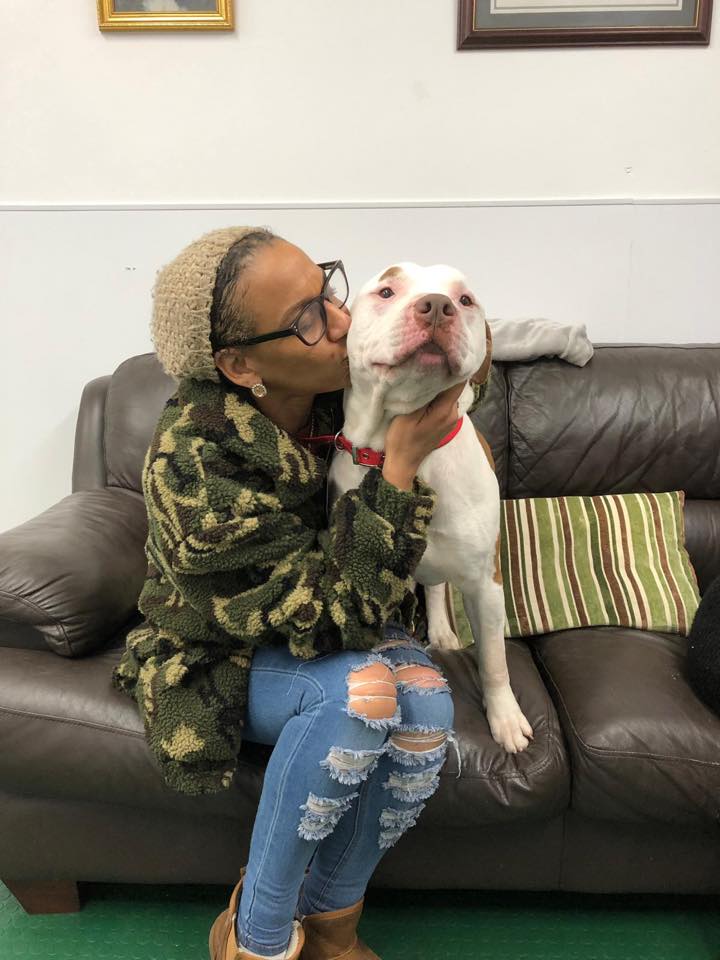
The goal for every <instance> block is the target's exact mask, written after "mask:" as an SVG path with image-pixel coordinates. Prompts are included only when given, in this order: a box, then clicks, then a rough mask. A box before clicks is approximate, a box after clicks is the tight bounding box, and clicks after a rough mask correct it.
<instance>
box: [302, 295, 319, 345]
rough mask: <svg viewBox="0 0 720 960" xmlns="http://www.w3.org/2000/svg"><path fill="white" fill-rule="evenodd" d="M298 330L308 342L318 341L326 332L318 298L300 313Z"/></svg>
mask: <svg viewBox="0 0 720 960" xmlns="http://www.w3.org/2000/svg"><path fill="white" fill-rule="evenodd" d="M297 331H298V333H299V334H300V335H301V336H302V338H303V340H304V341H305V342H306V343H308V344H313V343H317V342H318V340H320V338H321V337H322V335H323V334H324V333H325V321H324V319H323V315H322V309H321V307H320V304H319V303H318V301H317V300H313V302H312V303H309V304H308V305H307V307H305V309H304V310H303V312H302V313H301V314H300V319H299V320H298V324H297Z"/></svg>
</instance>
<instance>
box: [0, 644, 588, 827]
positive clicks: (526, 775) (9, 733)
mask: <svg viewBox="0 0 720 960" xmlns="http://www.w3.org/2000/svg"><path fill="white" fill-rule="evenodd" d="M507 647H508V662H509V669H510V675H511V679H512V683H513V688H514V689H515V691H516V695H517V697H518V700H519V702H520V705H521V707H522V709H523V712H524V713H525V715H526V716H527V718H528V720H529V721H530V723H531V724H532V726H533V729H534V732H535V737H534V740H533V741H531V744H530V746H529V747H528V748H527V749H526V750H525V751H523V752H521V753H519V754H508V753H506V752H505V750H504V749H503V748H502V747H500V746H499V745H498V744H496V743H495V741H494V740H493V739H492V737H491V736H490V730H489V727H488V723H487V719H486V717H485V714H484V712H483V709H482V704H481V693H480V688H479V685H478V678H477V668H476V666H475V658H474V654H473V652H472V648H470V649H468V650H462V651H435V650H433V651H432V653H433V657H434V658H435V659H436V660H437V662H438V663H439V665H440V666H441V669H442V670H443V672H444V673H445V675H446V676H447V677H448V680H449V683H450V687H451V689H452V690H453V701H454V703H455V731H456V734H457V738H458V741H459V746H460V753H461V758H462V762H463V772H462V777H461V778H460V779H456V775H457V772H458V768H457V754H456V752H455V750H454V748H453V746H452V745H451V746H450V752H449V756H448V761H447V763H446V764H445V766H444V767H443V771H442V774H441V785H440V788H439V790H438V791H437V792H436V794H434V795H433V796H432V797H430V798H429V800H428V801H427V804H428V808H427V811H424V813H423V816H427V817H428V818H434V819H435V820H436V822H438V823H439V824H441V825H442V826H443V827H447V826H448V824H452V825H453V826H458V827H464V826H468V825H476V824H487V823H490V822H498V823H509V822H511V821H517V820H533V819H536V820H537V819H540V820H542V819H544V818H546V817H551V816H553V815H555V814H556V813H558V812H560V811H562V810H564V809H565V808H566V807H567V803H568V799H569V795H570V784H569V774H568V766H567V755H566V752H565V745H564V742H563V737H562V732H561V729H560V725H559V722H558V718H557V714H556V712H555V708H554V706H553V703H552V701H551V699H550V697H549V696H548V694H547V691H546V690H545V688H544V686H543V684H542V682H541V680H540V677H539V674H538V672H537V669H536V667H535V664H534V663H533V660H532V656H531V655H530V651H529V650H528V648H527V645H526V644H525V643H522V642H520V641H511V642H509V643H508V644H507ZM122 649H123V638H122V634H120V635H119V636H118V637H117V639H116V641H115V643H114V645H112V646H108V647H106V649H104V650H103V651H102V652H100V653H97V654H95V655H94V656H90V657H81V658H78V659H74V660H70V659H66V658H64V657H58V656H56V655H55V654H53V653H51V652H49V651H38V650H14V649H0V783H2V784H3V789H4V790H5V791H6V792H8V793H14V794H19V795H26V796H37V797H46V798H59V799H72V800H83V801H90V802H112V803H121V804H122V803H124V804H127V805H129V806H134V807H137V806H141V807H146V806H147V807H153V808H156V809H158V808H159V809H168V810H172V811H178V812H184V813H193V812H198V814H200V813H202V814H203V815H208V814H210V813H212V814H217V815H218V816H227V817H230V818H233V819H240V818H245V817H252V816H253V815H254V811H255V809H256V807H257V802H258V800H259V797H260V792H261V790H262V780H263V775H264V766H265V764H266V762H267V759H268V757H269V755H270V753H271V752H272V748H271V747H269V746H267V745H265V744H253V743H250V742H249V741H244V742H243V744H242V748H241V751H240V763H239V769H238V773H237V774H236V777H235V779H234V781H233V783H232V785H231V786H230V789H229V790H225V791H222V792H221V793H217V794H205V795H202V796H188V795H187V794H181V793H178V792H177V791H174V790H172V789H171V788H169V787H167V786H166V785H165V783H164V781H163V779H162V776H161V773H160V771H159V770H158V769H157V766H156V764H155V761H154V758H153V755H152V753H151V752H150V750H149V748H148V745H147V743H146V741H145V736H144V732H143V726H142V720H141V718H140V715H139V712H138V709H137V706H136V704H135V702H134V701H133V700H131V699H130V698H129V697H127V696H126V695H124V694H123V693H121V692H119V691H117V690H115V689H114V688H113V687H111V685H110V674H111V672H112V669H113V667H114V666H115V665H116V663H117V662H118V660H119V658H120V655H121V653H122Z"/></svg>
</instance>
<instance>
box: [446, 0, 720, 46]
mask: <svg viewBox="0 0 720 960" xmlns="http://www.w3.org/2000/svg"><path fill="white" fill-rule="evenodd" d="M711 12H712V0H458V37H457V49H458V50H471V49H478V48H481V47H570V46H572V47H594V46H600V45H604V44H610V43H612V44H620V45H621V46H634V45H636V44H643V45H644V44H657V43H670V44H687V43H699V44H702V45H704V46H707V45H708V44H709V43H710V16H711Z"/></svg>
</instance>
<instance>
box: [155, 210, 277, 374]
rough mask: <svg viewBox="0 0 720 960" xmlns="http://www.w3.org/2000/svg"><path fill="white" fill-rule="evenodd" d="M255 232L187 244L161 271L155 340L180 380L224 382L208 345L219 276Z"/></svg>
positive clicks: (224, 230)
mask: <svg viewBox="0 0 720 960" xmlns="http://www.w3.org/2000/svg"><path fill="white" fill-rule="evenodd" d="M257 229H258V228H257V227H220V228H219V229H217V230H210V232H209V233H205V234H203V235H202V236H201V237H200V238H199V239H197V240H194V241H193V242H192V243H190V244H188V246H187V247H185V248H184V249H183V250H181V251H180V253H179V254H178V255H177V256H176V257H175V259H174V260H171V261H170V263H167V264H166V265H165V266H164V267H162V268H161V269H160V270H158V271H157V277H156V280H155V284H154V286H153V289H152V297H153V311H152V320H151V336H152V341H153V346H154V347H155V352H156V353H157V357H158V360H159V361H160V364H161V366H162V368H163V370H164V371H165V373H167V374H168V375H169V376H171V377H175V378H176V379H177V380H180V379H182V378H183V377H192V378H193V379H195V380H214V381H215V382H216V383H220V382H221V381H220V376H219V374H218V370H217V367H216V366H215V359H214V357H213V351H212V345H211V342H210V333H211V327H210V308H211V306H212V299H213V290H214V288H215V280H216V276H217V270H218V267H219V266H220V263H221V261H222V259H223V257H224V256H225V254H226V253H227V252H228V250H229V249H230V247H231V246H232V245H233V244H234V243H236V242H237V241H238V240H242V238H243V237H244V236H245V235H246V234H248V233H251V232H253V231H254V230H257Z"/></svg>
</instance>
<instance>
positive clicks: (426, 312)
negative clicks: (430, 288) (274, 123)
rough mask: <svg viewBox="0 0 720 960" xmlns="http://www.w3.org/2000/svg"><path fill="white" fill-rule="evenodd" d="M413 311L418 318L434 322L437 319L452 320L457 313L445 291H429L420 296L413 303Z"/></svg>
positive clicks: (426, 321)
mask: <svg viewBox="0 0 720 960" xmlns="http://www.w3.org/2000/svg"><path fill="white" fill-rule="evenodd" d="M413 312H414V314H415V316H416V317H417V319H418V320H423V321H424V322H425V323H433V322H435V321H436V320H442V319H443V318H445V319H446V320H451V319H453V318H454V317H455V316H456V315H457V311H456V309H455V306H454V304H453V302H452V300H451V299H450V297H446V296H445V294H444V293H427V294H425V295H424V296H422V297H418V299H417V300H416V301H415V304H414V305H413Z"/></svg>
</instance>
